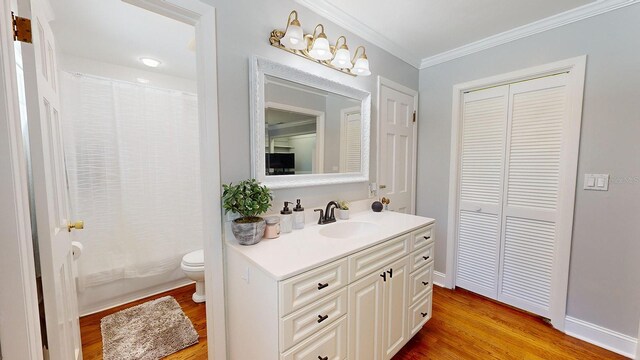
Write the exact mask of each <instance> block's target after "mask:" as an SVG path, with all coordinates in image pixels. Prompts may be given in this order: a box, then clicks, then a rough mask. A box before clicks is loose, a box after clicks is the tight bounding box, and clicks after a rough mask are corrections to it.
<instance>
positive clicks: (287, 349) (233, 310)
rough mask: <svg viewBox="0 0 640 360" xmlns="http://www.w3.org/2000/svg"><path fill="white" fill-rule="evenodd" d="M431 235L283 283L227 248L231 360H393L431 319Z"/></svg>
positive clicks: (413, 234) (395, 242) (382, 246)
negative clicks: (391, 359)
mask: <svg viewBox="0 0 640 360" xmlns="http://www.w3.org/2000/svg"><path fill="white" fill-rule="evenodd" d="M432 229H433V221H431V222H430V223H428V224H427V225H426V226H422V227H420V228H419V229H417V230H413V231H412V230H411V229H409V231H407V232H405V233H399V234H398V235H397V236H394V237H392V238H390V239H389V240H386V241H383V242H378V243H375V244H374V245H372V246H369V247H365V248H361V249H358V251H355V252H352V253H345V254H344V256H343V257H341V258H338V259H336V260H334V261H331V262H329V263H328V264H324V265H320V266H317V267H315V268H311V269H309V270H306V271H304V272H302V273H300V274H297V275H294V276H290V277H288V278H283V279H278V278H277V276H274V274H271V273H270V272H269V271H267V270H266V269H265V266H259V265H261V264H256V260H255V258H253V259H252V258H251V256H250V254H249V256H244V254H243V253H242V251H244V250H245V249H244V248H233V249H229V248H227V256H226V260H227V309H228V311H227V315H228V316H227V322H228V324H227V328H228V350H229V356H230V359H233V360H249V359H265V360H269V359H272V360H276V359H280V360H340V359H349V360H377V359H380V360H387V359H390V358H391V357H393V355H395V354H396V353H397V352H398V351H399V350H400V349H401V348H402V347H403V346H404V345H405V344H406V343H407V341H408V340H409V339H410V338H411V337H412V336H413V335H415V334H416V333H417V332H418V331H419V330H420V328H422V326H423V325H424V324H425V323H426V322H427V321H428V320H429V319H430V318H431V296H432V278H433V275H432V273H433V237H432ZM344 241H349V240H344ZM238 249H239V251H237V250H238ZM246 251H247V252H249V251H254V249H248V250H246ZM281 261H287V259H281Z"/></svg>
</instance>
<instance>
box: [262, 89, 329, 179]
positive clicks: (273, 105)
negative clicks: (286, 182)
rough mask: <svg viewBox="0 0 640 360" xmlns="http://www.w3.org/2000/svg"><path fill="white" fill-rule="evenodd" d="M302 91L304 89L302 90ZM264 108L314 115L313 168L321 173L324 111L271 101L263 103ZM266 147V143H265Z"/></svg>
mask: <svg viewBox="0 0 640 360" xmlns="http://www.w3.org/2000/svg"><path fill="white" fill-rule="evenodd" d="M303 91H304V90H303ZM264 107H265V109H277V110H284V111H291V112H296V113H299V114H305V115H311V116H315V117H316V120H315V123H316V163H315V164H314V166H315V168H316V169H314V170H317V171H314V173H316V174H317V173H323V172H324V130H325V124H324V118H325V114H324V111H318V110H313V109H307V108H303V107H299V106H293V105H288V104H281V103H277V102H273V101H267V102H265V103H264ZM311 122H313V120H311V121H309V123H311ZM303 123H304V122H297V123H295V124H282V125H279V127H280V128H285V127H291V126H296V125H302V124H303ZM265 147H266V144H265Z"/></svg>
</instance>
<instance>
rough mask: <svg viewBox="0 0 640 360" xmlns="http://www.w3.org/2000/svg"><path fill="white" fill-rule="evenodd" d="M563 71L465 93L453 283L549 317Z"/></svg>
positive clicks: (564, 105) (564, 107) (563, 155)
mask: <svg viewBox="0 0 640 360" xmlns="http://www.w3.org/2000/svg"><path fill="white" fill-rule="evenodd" d="M567 80H568V75H567V74H558V75H554V76H548V77H544V78H539V79H534V80H529V81H523V82H519V83H515V84H511V85H504V86H499V87H493V88H489V89H484V90H478V91H473V92H469V93H466V94H465V95H464V103H463V108H462V148H461V158H460V159H459V161H460V179H459V196H458V199H459V204H458V205H459V206H458V209H459V212H458V229H457V234H458V238H457V252H456V254H457V261H456V264H457V268H456V285H457V286H459V287H462V288H465V289H468V290H471V291H473V292H477V293H479V294H481V295H484V296H487V297H490V298H493V299H497V300H499V301H502V302H505V303H507V304H510V305H513V306H516V307H518V308H521V309H524V310H527V311H530V312H532V313H535V314H539V315H542V316H544V317H550V304H551V296H552V294H551V292H552V290H551V289H552V283H553V280H554V279H553V277H554V268H553V267H554V261H555V259H554V256H555V252H556V243H557V231H556V224H557V222H558V214H559V212H558V207H559V204H560V201H559V199H560V198H561V197H562V196H563V195H564V194H562V193H561V181H562V179H563V172H566V171H573V172H574V173H575V171H576V169H575V167H574V168H571V167H570V166H567V167H564V166H563V165H564V162H565V161H566V159H567V158H568V155H567V152H568V151H572V150H571V149H569V146H568V144H566V143H564V142H566V140H565V141H563V139H566V136H565V135H566V134H564V133H563V132H565V131H567V130H566V129H567V128H568V127H567V126H566V121H567V113H568V98H567Z"/></svg>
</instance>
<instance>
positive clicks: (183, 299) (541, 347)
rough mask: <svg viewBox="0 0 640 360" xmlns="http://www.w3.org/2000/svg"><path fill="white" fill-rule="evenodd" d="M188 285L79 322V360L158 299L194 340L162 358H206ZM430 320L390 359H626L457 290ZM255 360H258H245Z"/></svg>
mask: <svg viewBox="0 0 640 360" xmlns="http://www.w3.org/2000/svg"><path fill="white" fill-rule="evenodd" d="M194 290H195V287H194V285H190V286H186V287H182V288H179V289H176V290H172V291H167V292H165V293H162V294H158V295H155V296H151V297H149V298H146V299H143V300H139V301H135V302H133V303H130V304H126V305H123V306H119V307H117V308H113V309H109V310H105V311H102V312H100V313H96V314H93V315H88V316H85V317H82V318H81V319H80V326H81V333H82V351H83V354H84V359H85V360H88V359H102V337H101V334H100V319H101V318H103V317H105V316H107V315H109V314H112V313H114V312H117V311H120V310H122V309H125V308H128V307H131V306H135V305H138V304H141V303H143V302H145V301H149V300H152V299H157V298H159V297H162V296H166V295H171V296H173V297H174V298H175V299H176V300H177V301H178V303H179V304H180V306H181V307H182V309H183V311H184V312H185V314H187V316H188V317H189V319H191V321H192V322H193V325H194V326H195V328H196V331H198V334H199V335H200V342H199V343H198V344H197V345H194V346H191V347H189V348H187V349H184V350H182V351H179V352H177V353H175V354H173V355H171V356H169V357H167V359H170V360H186V359H189V360H203V359H206V358H207V332H206V316H205V305H204V303H203V304H196V303H194V302H193V301H192V300H191V294H193V292H194ZM433 290H434V294H433V318H432V319H431V320H430V321H429V322H428V323H427V325H425V327H424V328H422V330H421V331H420V332H419V333H418V334H417V335H416V336H415V337H414V338H413V339H412V340H411V341H409V343H408V344H407V345H405V347H404V348H403V349H402V350H400V352H399V353H398V354H397V355H396V356H395V357H394V360H418V359H438V360H440V359H443V360H446V359H456V360H458V359H527V360H529V359H545V360H548V359H553V360H556V359H558V360H563V359H580V360H587V359H626V358H625V357H623V356H620V355H617V354H615V353H612V352H610V351H607V350H604V349H602V348H599V347H597V346H595V345H591V344H589V343H586V342H584V341H582V340H578V339H575V338H572V337H570V336H568V335H565V334H563V333H561V332H559V331H557V330H555V329H554V328H552V327H551V325H549V324H547V323H545V322H544V321H542V319H540V318H538V317H536V316H534V315H531V314H527V313H524V312H522V311H520V310H517V309H514V308H511V307H509V306H506V305H503V304H500V303H497V302H494V301H493V300H490V299H487V298H484V297H482V296H479V295H476V294H474V293H471V292H469V291H466V290H463V289H457V290H455V291H452V290H448V289H443V288H439V287H437V286H436V287H434V289H433ZM246 360H259V359H246Z"/></svg>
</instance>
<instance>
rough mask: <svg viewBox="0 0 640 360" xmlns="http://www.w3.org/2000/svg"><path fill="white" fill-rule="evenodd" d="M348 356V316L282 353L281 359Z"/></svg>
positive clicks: (314, 359) (305, 359)
mask: <svg viewBox="0 0 640 360" xmlns="http://www.w3.org/2000/svg"><path fill="white" fill-rule="evenodd" d="M346 358H347V317H346V316H343V317H342V318H341V319H340V320H338V321H336V322H334V323H333V324H331V325H330V326H328V327H327V328H326V329H324V330H322V331H321V332H319V333H317V334H316V335H314V336H312V337H310V338H308V339H307V340H304V341H302V342H301V343H300V344H298V345H296V346H294V347H293V348H292V349H291V350H289V351H287V352H286V353H284V354H282V356H281V357H280V359H281V360H318V359H327V360H343V359H346Z"/></svg>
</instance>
